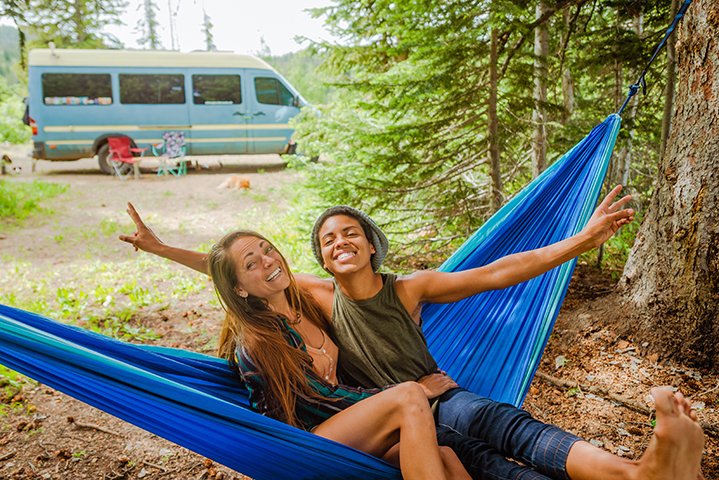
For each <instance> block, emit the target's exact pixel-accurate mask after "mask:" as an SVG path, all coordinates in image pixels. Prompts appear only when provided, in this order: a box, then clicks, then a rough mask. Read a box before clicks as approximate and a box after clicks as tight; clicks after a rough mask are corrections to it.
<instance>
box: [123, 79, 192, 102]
mask: <svg viewBox="0 0 719 480" xmlns="http://www.w3.org/2000/svg"><path fill="white" fill-rule="evenodd" d="M120 103H125V104H132V103H142V104H167V103H185V76H184V75H182V74H171V75H139V74H130V73H121V74H120Z"/></svg>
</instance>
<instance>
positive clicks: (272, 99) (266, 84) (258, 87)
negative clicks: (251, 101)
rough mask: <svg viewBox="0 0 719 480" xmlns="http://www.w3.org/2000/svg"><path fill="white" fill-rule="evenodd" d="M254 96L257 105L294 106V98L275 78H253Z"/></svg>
mask: <svg viewBox="0 0 719 480" xmlns="http://www.w3.org/2000/svg"><path fill="white" fill-rule="evenodd" d="M255 94H256V95H257V101H258V102H259V103H265V104H268V105H290V106H292V105H294V104H295V96H294V95H292V92H290V90H289V89H288V88H287V87H285V86H284V85H282V82H280V81H279V80H277V79H276V78H270V77H255Z"/></svg>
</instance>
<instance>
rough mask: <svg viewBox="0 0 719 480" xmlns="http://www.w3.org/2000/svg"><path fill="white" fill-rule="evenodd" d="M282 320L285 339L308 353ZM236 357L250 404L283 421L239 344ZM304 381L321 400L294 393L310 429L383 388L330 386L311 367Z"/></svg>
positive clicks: (299, 414) (299, 413) (301, 419)
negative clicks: (268, 398)
mask: <svg viewBox="0 0 719 480" xmlns="http://www.w3.org/2000/svg"><path fill="white" fill-rule="evenodd" d="M280 318H281V319H282V323H283V324H284V326H285V332H284V335H285V338H286V339H287V342H288V343H289V344H290V345H292V346H293V347H295V348H299V349H300V350H302V351H303V352H305V353H307V348H306V346H305V343H304V342H303V341H302V337H300V335H299V334H298V333H297V332H296V331H295V330H293V329H292V328H290V326H289V325H288V324H287V322H286V319H285V318H283V317H280ZM235 360H236V362H237V367H238V369H239V372H240V375H241V376H242V380H243V381H244V382H245V384H246V385H247V390H248V391H249V392H250V399H249V400H250V406H251V407H252V408H253V409H254V410H256V411H258V412H259V413H261V414H262V415H266V416H268V417H271V418H274V419H276V420H280V421H285V418H284V416H283V415H282V414H281V413H280V412H279V411H276V410H273V409H272V408H271V407H270V406H269V403H268V401H267V396H266V394H265V389H264V382H263V381H262V377H261V376H260V374H259V372H258V369H257V366H256V365H255V363H254V362H253V361H252V358H251V357H250V353H249V352H248V351H247V349H246V348H245V347H244V345H242V344H241V343H238V347H237V351H236V352H235ZM305 375H306V376H307V381H308V382H309V385H310V387H311V388H312V390H314V391H315V392H316V393H317V394H318V395H320V396H321V397H323V398H321V399H317V398H308V397H307V396H305V395H302V394H299V393H298V394H297V398H296V400H295V409H296V414H297V418H298V420H299V422H300V424H301V425H302V427H303V428H304V429H305V430H308V431H309V430H312V429H313V428H314V427H316V426H317V425H319V424H320V423H322V422H324V421H325V420H327V419H328V418H330V417H331V416H333V415H334V414H336V413H339V412H341V411H342V410H344V409H346V408H348V407H351V406H352V405H354V404H355V403H357V402H359V401H360V400H364V399H365V398H369V397H371V396H372V395H374V394H376V393H379V392H381V391H382V390H384V389H385V388H390V387H385V388H373V389H366V388H356V387H350V386H347V385H332V384H331V383H329V382H326V381H325V380H324V379H323V378H322V377H320V376H319V375H318V374H317V373H316V372H315V371H314V370H313V369H311V368H308V369H306V371H305Z"/></svg>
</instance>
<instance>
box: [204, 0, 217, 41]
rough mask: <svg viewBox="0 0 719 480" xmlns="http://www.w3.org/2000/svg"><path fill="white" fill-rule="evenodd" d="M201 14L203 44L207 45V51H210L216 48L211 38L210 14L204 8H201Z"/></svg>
mask: <svg viewBox="0 0 719 480" xmlns="http://www.w3.org/2000/svg"><path fill="white" fill-rule="evenodd" d="M202 14H203V20H202V33H204V34H205V45H206V46H207V51H208V52H211V51H213V50H217V47H216V46H215V42H214V40H213V39H212V26H213V25H212V21H211V20H210V16H209V15H208V14H207V12H205V9H204V8H203V9H202Z"/></svg>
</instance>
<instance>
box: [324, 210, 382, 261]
mask: <svg viewBox="0 0 719 480" xmlns="http://www.w3.org/2000/svg"><path fill="white" fill-rule="evenodd" d="M337 215H347V216H348V217H352V218H354V219H355V220H357V221H358V222H359V224H360V226H362V229H363V230H364V232H365V235H366V236H367V239H368V240H369V241H370V243H371V244H372V245H373V246H374V249H375V253H373V254H372V258H371V260H370V262H371V263H372V270H373V271H375V272H376V271H377V270H379V267H381V266H382V262H383V261H384V258H385V257H386V256H387V252H388V251H389V241H387V237H386V236H385V234H384V232H382V230H381V229H380V228H379V227H378V226H377V224H376V223H375V222H374V220H372V219H371V218H370V216H369V215H367V214H366V213H364V212H363V211H362V210H357V209H356V208H353V207H349V206H347V205H337V206H334V207H330V208H328V209H327V210H325V211H324V213H322V215H320V218H318V219H317V221H316V222H315V226H314V228H312V252H313V253H314V254H315V259H317V263H319V264H320V266H324V264H325V262H324V260H323V259H322V247H321V246H320V228H321V227H322V225H324V223H325V221H326V220H327V219H328V218H330V217H336V216H337ZM325 270H327V269H325ZM327 271H328V272H329V270H327ZM329 273H330V274H331V273H332V272H329Z"/></svg>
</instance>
